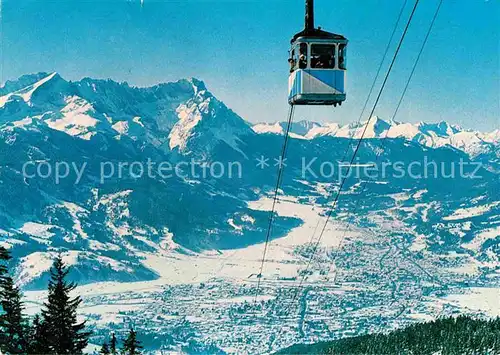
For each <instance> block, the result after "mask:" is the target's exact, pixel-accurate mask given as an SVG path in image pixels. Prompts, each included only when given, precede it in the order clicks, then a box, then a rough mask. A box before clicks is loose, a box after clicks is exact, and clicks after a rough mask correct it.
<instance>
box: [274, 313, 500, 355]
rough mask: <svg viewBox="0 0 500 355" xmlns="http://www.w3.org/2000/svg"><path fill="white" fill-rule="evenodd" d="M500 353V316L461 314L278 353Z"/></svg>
mask: <svg viewBox="0 0 500 355" xmlns="http://www.w3.org/2000/svg"><path fill="white" fill-rule="evenodd" d="M403 353H404V354H441V355H447V354H449V355H451V354H457V355H458V354H500V318H496V319H492V320H479V319H473V318H471V317H465V316H460V317H456V318H451V317H450V318H445V319H438V320H435V321H432V322H425V323H419V324H413V325H410V326H408V327H406V328H404V329H401V330H395V331H392V332H389V333H388V334H372V335H364V336H358V337H352V338H345V339H340V340H336V341H331V342H323V343H318V344H311V345H294V346H291V347H289V348H287V349H284V350H282V351H279V352H278V353H277V354H385V355H391V354H403Z"/></svg>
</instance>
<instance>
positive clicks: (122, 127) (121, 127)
mask: <svg viewBox="0 0 500 355" xmlns="http://www.w3.org/2000/svg"><path fill="white" fill-rule="evenodd" d="M111 127H112V128H113V129H114V130H115V131H117V132H118V133H120V134H127V133H128V130H129V124H128V122H127V121H118V122H116V123H115V124H114V125H113V126H111Z"/></svg>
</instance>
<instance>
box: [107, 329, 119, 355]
mask: <svg viewBox="0 0 500 355" xmlns="http://www.w3.org/2000/svg"><path fill="white" fill-rule="evenodd" d="M116 343H117V342H116V336H115V333H111V341H110V342H109V350H110V352H111V354H112V355H116V354H118V353H117V351H116V345H117V344H116Z"/></svg>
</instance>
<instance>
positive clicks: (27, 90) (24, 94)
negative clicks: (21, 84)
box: [0, 72, 57, 108]
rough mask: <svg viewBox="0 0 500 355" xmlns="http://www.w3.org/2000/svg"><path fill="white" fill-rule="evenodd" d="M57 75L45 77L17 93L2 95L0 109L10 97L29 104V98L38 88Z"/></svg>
mask: <svg viewBox="0 0 500 355" xmlns="http://www.w3.org/2000/svg"><path fill="white" fill-rule="evenodd" d="M56 75H57V73H55V72H54V73H52V74H50V75H48V76H46V77H45V78H43V79H42V80H40V81H38V82H36V83H35V84H33V85H30V86H27V87H25V88H24V89H21V90H18V91H15V92H13V93H9V94H7V95H4V96H2V97H0V108H2V107H4V105H5V104H6V103H7V101H9V99H10V98H11V97H12V96H19V97H21V98H22V99H23V100H24V102H26V103H30V101H31V97H32V96H33V93H34V92H35V91H36V90H37V89H38V88H39V87H40V86H42V85H43V84H45V83H46V82H48V81H50V80H51V79H52V78H53V77H54V76H56Z"/></svg>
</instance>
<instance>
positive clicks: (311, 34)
mask: <svg viewBox="0 0 500 355" xmlns="http://www.w3.org/2000/svg"><path fill="white" fill-rule="evenodd" d="M299 37H308V38H312V39H314V38H318V39H335V40H344V41H345V40H347V38H345V37H344V36H342V35H339V34H336V33H331V32H327V31H323V30H322V29H321V28H313V29H304V30H302V31H301V32H299V33H297V34H296V35H295V36H293V38H292V40H291V41H290V42H291V43H293V42H295V41H296V40H297V38H299Z"/></svg>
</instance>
